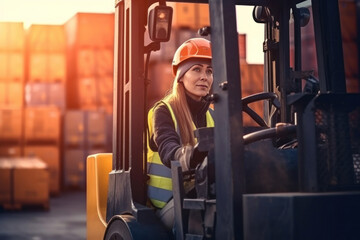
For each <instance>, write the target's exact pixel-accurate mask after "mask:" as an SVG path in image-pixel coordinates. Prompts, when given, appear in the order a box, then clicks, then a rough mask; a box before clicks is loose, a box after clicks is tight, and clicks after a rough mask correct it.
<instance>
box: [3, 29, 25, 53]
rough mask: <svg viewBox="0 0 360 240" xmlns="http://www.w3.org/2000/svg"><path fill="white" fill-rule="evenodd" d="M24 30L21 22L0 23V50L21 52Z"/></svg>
mask: <svg viewBox="0 0 360 240" xmlns="http://www.w3.org/2000/svg"><path fill="white" fill-rule="evenodd" d="M24 48H25V30H24V24H23V23H22V22H0V50H1V51H2V50H6V51H19V50H20V51H23V50H24Z"/></svg>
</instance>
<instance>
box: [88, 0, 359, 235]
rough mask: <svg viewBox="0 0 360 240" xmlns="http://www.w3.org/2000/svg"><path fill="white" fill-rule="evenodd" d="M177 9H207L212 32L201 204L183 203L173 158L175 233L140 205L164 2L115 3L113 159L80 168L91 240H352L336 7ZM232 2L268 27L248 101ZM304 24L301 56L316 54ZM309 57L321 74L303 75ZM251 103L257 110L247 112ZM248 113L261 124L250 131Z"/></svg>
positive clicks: (165, 26)
mask: <svg viewBox="0 0 360 240" xmlns="http://www.w3.org/2000/svg"><path fill="white" fill-rule="evenodd" d="M174 2H181V1H174ZM184 2H195V3H200V4H208V5H209V13H210V26H204V28H202V30H201V31H200V32H202V34H207V33H210V39H211V43H212V54H213V60H212V64H213V70H214V83H213V86H214V87H213V90H214V91H213V93H212V95H211V96H210V98H209V99H210V100H211V101H212V102H213V104H214V120H215V127H214V128H213V129H207V128H205V129H198V130H197V131H196V132H195V134H196V136H197V138H198V146H197V147H198V149H199V150H200V151H207V152H208V153H209V154H208V158H207V161H206V162H204V163H203V164H202V165H201V166H199V167H198V168H197V169H196V170H195V179H196V181H197V186H196V187H197V190H198V196H197V197H196V198H193V199H187V198H186V196H184V193H183V189H182V188H183V184H182V180H183V175H182V172H181V168H180V166H179V164H177V162H176V161H174V162H173V164H172V177H173V196H174V202H175V231H174V232H167V231H166V230H165V229H164V227H163V226H162V224H161V222H160V221H159V219H157V217H156V216H155V214H154V209H152V208H149V207H148V206H147V194H146V189H147V186H146V182H147V170H146V141H147V140H146V139H147V137H146V132H147V131H146V127H147V123H146V119H147V118H146V115H147V99H146V96H147V83H148V75H147V72H148V63H149V59H150V53H151V52H152V51H156V50H158V49H159V47H160V46H161V44H160V42H162V41H167V40H168V39H169V36H170V32H171V27H170V26H171V18H168V17H169V16H171V13H172V10H171V8H169V7H167V6H166V2H165V1H155V0H147V1H142V0H116V1H115V48H114V111H113V114H114V115H113V153H112V154H97V155H92V156H89V157H88V159H87V220H88V221H87V235H88V239H99V238H103V239H118V238H120V239H173V238H175V239H274V238H275V239H339V238H340V236H345V238H346V239H357V238H359V237H360V235H359V233H358V232H357V229H359V227H360V220H359V219H360V218H359V217H358V216H359V215H360V206H359V205H358V204H357V203H358V202H359V200H360V193H359V187H360V185H359V184H360V174H359V171H358V169H359V166H360V158H359V156H360V140H359V138H360V117H359V116H360V95H359V89H357V91H355V93H348V90H347V85H346V84H347V83H346V78H345V76H346V73H345V69H344V58H343V52H342V43H343V40H342V37H341V29H340V15H339V2H338V1H337V0H313V1H311V4H310V3H309V1H302V0H291V1H289V0H256V1H254V0H231V1H230V0H209V1H207V0H204V1H203V0H196V1H184ZM309 4H310V5H309ZM154 5H156V7H154ZM237 5H247V6H253V7H254V10H253V18H254V21H256V22H257V23H259V24H263V25H264V42H263V52H264V91H263V92H260V93H258V94H255V95H251V96H247V97H242V92H241V74H240V73H241V65H240V63H239V56H238V52H239V51H238V38H237V31H236V29H237V28H236V24H237V21H236V13H235V7H236V6H237ZM309 6H310V7H309ZM150 7H151V8H152V10H150V11H149V8H150ZM240 24H241V23H240ZM309 24H310V25H312V27H313V29H314V31H313V32H314V35H315V41H314V45H315V49H312V50H313V51H312V52H310V53H309V52H307V53H308V54H304V52H306V51H304V49H306V48H307V47H313V45H311V46H309V44H306V42H303V41H302V39H303V38H302V31H301V29H302V28H304V27H305V26H308V25H309ZM146 27H147V31H146ZM145 34H149V38H150V39H151V40H152V42H151V43H150V44H148V45H145V44H144V43H145V41H144V38H145V37H144V35H145ZM304 43H305V44H304ZM311 54H314V55H312V57H315V58H316V59H317V63H316V66H315V67H316V69H304V67H303V65H304V62H306V61H309V55H311ZM237 66H240V67H237ZM150 80H151V79H150ZM354 81H355V84H354V85H355V86H359V80H358V79H355V80H354ZM257 101H264V112H263V113H260V114H259V113H256V112H254V111H253V110H252V109H251V108H250V107H249V104H250V103H252V102H257ZM243 113H245V114H248V115H249V116H250V117H251V118H253V120H254V121H255V122H256V123H257V124H258V125H259V126H260V127H257V128H249V127H245V126H244V125H243ZM211 176H214V178H213V179H211ZM348 206H351V211H350V210H348V208H347V207H348ZM191 211H195V212H196V211H197V212H199V213H200V216H201V217H200V220H199V219H197V220H199V221H200V225H202V228H201V229H200V230H198V229H197V230H192V229H191V228H189V220H190V218H189V213H190V212H191ZM305 213H306V214H305ZM192 220H193V219H192ZM334 226H337V227H334ZM329 228H330V229H331V230H330V231H329V230H328V229H329Z"/></svg>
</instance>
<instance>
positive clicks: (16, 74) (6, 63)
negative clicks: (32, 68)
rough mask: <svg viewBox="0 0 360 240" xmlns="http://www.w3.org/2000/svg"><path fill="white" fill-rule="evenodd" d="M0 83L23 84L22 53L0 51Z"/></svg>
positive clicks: (23, 66) (23, 67) (23, 65)
mask: <svg viewBox="0 0 360 240" xmlns="http://www.w3.org/2000/svg"><path fill="white" fill-rule="evenodd" d="M0 63H1V64H0V82H23V81H24V77H25V75H24V74H25V70H24V69H25V64H24V53H23V52H22V51H12V52H10V51H0Z"/></svg>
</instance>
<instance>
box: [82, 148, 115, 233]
mask: <svg viewBox="0 0 360 240" xmlns="http://www.w3.org/2000/svg"><path fill="white" fill-rule="evenodd" d="M86 163H87V164H86V165H87V167H86V173H87V176H86V214H87V223H86V224H87V226H86V229H87V230H86V234H87V239H88V240H98V239H103V237H104V233H105V229H106V226H107V223H106V202H107V191H108V178H109V173H110V172H111V169H112V168H111V167H112V154H111V153H100V154H94V155H90V156H88V157H87V160H86Z"/></svg>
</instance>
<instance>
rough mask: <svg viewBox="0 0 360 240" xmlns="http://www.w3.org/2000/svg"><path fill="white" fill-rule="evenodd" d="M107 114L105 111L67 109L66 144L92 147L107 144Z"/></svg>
mask: <svg viewBox="0 0 360 240" xmlns="http://www.w3.org/2000/svg"><path fill="white" fill-rule="evenodd" d="M106 117H107V114H106V112H104V111H81V110H72V111H66V113H65V115H64V146H65V147H72V148H74V147H76V148H84V149H91V148H94V147H99V146H101V147H104V146H105V145H107V138H106V131H107V129H106V128H107V126H106V124H107V119H106Z"/></svg>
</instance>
